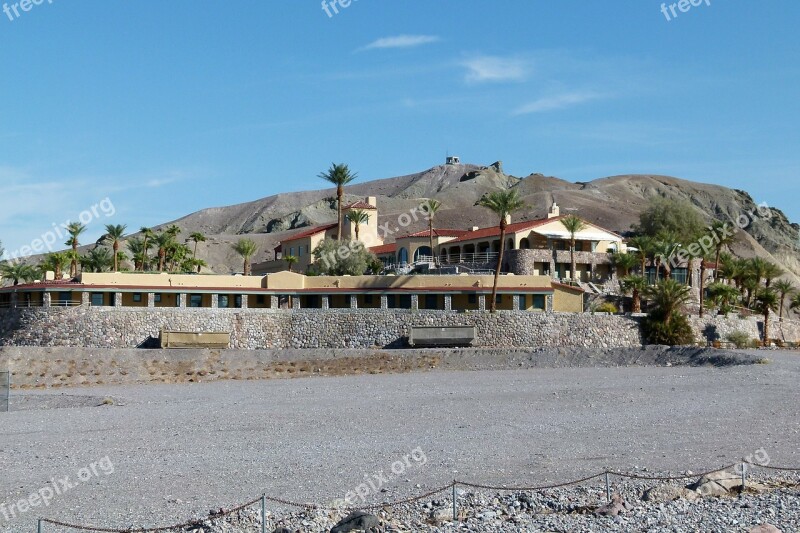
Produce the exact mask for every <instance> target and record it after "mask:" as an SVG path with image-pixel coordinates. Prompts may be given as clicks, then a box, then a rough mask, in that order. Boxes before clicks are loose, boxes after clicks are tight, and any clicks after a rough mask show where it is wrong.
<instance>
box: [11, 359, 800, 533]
mask: <svg viewBox="0 0 800 533" xmlns="http://www.w3.org/2000/svg"><path fill="white" fill-rule="evenodd" d="M758 355H764V352H758ZM767 356H768V357H769V358H770V359H772V363H771V364H768V365H755V366H736V367H727V368H706V367H698V368H688V367H674V366H673V367H661V368H641V367H638V368H636V367H633V368H565V369H526V370H517V371H499V372H491V371H485V372H431V373H423V374H404V375H377V376H353V377H340V378H307V379H306V378H304V379H296V380H285V381H266V382H220V383H211V384H187V385H150V386H125V387H113V388H92V389H71V390H70V391H69V393H68V395H62V394H61V393H58V392H42V393H25V394H24V395H23V396H22V397H21V398H20V397H17V398H12V402H15V403H14V404H13V405H22V406H27V407H28V408H27V409H25V410H19V411H15V412H11V413H7V414H5V413H4V414H2V415H0V424H2V432H3V436H2V439H0V470H2V472H3V475H2V477H0V505H4V506H5V507H4V508H5V509H6V510H8V509H9V507H10V506H11V505H12V504H13V503H14V502H16V501H18V500H20V499H21V498H27V497H28V495H29V494H32V493H34V492H37V491H40V490H41V489H47V488H49V487H51V486H52V483H53V480H54V479H55V480H56V481H55V482H56V485H59V484H60V483H61V482H59V481H58V479H60V478H63V477H64V476H69V477H70V482H71V483H73V484H74V485H75V486H73V487H71V488H70V489H68V490H66V491H62V494H60V495H55V496H54V497H53V499H52V501H51V502H50V505H49V507H47V508H44V507H42V506H39V507H37V508H35V509H32V510H29V511H27V512H24V513H21V514H20V513H19V511H18V509H15V510H16V513H17V516H16V517H15V518H12V519H11V520H10V521H9V520H5V518H4V517H3V515H2V511H3V508H2V507H0V529H2V530H3V531H12V532H16V531H32V530H34V527H35V522H36V518H37V517H39V516H46V517H48V518H57V519H60V520H64V521H68V522H78V523H89V524H94V525H100V526H115V527H120V528H124V527H129V526H137V527H141V526H154V525H163V524H169V523H175V522H183V521H186V520H187V519H189V518H193V517H204V516H207V514H208V512H209V510H210V509H218V508H230V507H233V506H234V505H236V504H239V503H243V502H246V501H249V500H252V499H253V498H256V497H257V496H258V495H259V494H261V493H262V492H267V493H268V494H270V495H273V496H277V497H282V498H286V499H290V500H294V501H311V502H316V503H321V504H331V503H335V502H336V500H341V499H342V498H345V496H346V495H347V493H348V492H353V491H356V490H357V489H358V488H359V485H360V484H362V483H364V482H365V481H367V480H370V479H371V480H373V484H374V485H375V489H376V490H372V489H370V494H369V495H368V496H367V503H372V502H376V501H384V500H394V499H398V498H403V497H408V496H413V495H415V494H418V493H421V492H425V491H426V490H430V489H432V488H435V487H439V486H443V485H446V484H448V483H449V482H450V481H452V479H454V478H458V479H460V480H465V481H471V482H475V483H482V484H492V485H509V486H510V485H519V484H523V485H531V484H536V485H539V484H545V483H550V482H561V481H565V480H570V479H576V478H580V477H584V476H586V475H590V474H594V473H596V472H600V471H603V470H605V469H607V468H609V469H619V470H627V471H634V470H637V469H642V468H644V467H647V468H649V471H658V472H682V471H685V470H687V469H692V470H694V471H700V470H708V469H711V468H714V467H717V466H721V465H723V464H728V463H733V462H736V461H737V460H739V459H740V458H741V457H743V456H746V455H748V454H753V453H755V452H756V451H758V450H763V453H766V454H768V456H769V460H770V462H771V464H773V465H778V466H781V465H784V466H800V447H798V442H800V438H799V437H800V402H798V401H797V399H798V393H797V383H798V382H799V381H800V357H798V354H792V353H787V352H770V353H768V354H767ZM81 397H83V398H81ZM109 398H111V399H113V403H114V405H102V404H108V403H109V402H107V401H105V400H106V399H109ZM20 400H22V402H21V403H20ZM61 400H63V402H62V401H61ZM57 407H63V408H57ZM423 458H424V461H423V460H422V459H423ZM396 461H400V463H399V464H401V466H402V468H397V470H398V471H400V470H402V473H400V474H398V475H395V474H393V473H392V467H393V466H394V465H395V464H396V463H395V462H396ZM92 464H94V468H92V466H91V465H92ZM82 468H87V470H84V471H83V472H81V469H82ZM112 469H113V473H111V470H112ZM81 473H82V474H84V477H85V481H80V480H79V474H81ZM376 476H377V477H376ZM376 479H381V481H375V480H376ZM78 481H80V482H78ZM599 485H601V483H597V484H595V485H594V486H589V487H587V488H585V489H573V490H572V491H565V492H564V493H563V497H564V498H567V499H570V498H572V499H574V500H575V501H580V500H579V498H578V497H579V496H580V493H578V492H574V491H575V490H587V491H591V492H589V493H587V495H589V496H587V497H591V498H595V500H596V499H597V498H598V495H599V494H600V493H601V492H602V491H601V487H600V486H599ZM362 487H363V486H362ZM380 490H382V491H383V492H381V491H380ZM637 490H638V489H637ZM773 494H778V496H774V497H775V498H779V499H778V500H775V501H771V502H770V501H767V502H766V503H764V504H763V505H762V504H760V503H759V502H757V501H754V502H752V503H751V505H753V507H750V508H748V507H735V506H736V505H741V504H740V503H739V502H738V500H731V502H733V503H729V502H728V501H727V500H720V501H717V500H714V501H709V502H706V501H703V502H701V503H699V504H697V503H687V504H686V505H691V507H690V508H687V509H686V510H681V509H679V508H678V509H677V511H676V512H679V513H682V514H683V515H685V516H687V517H688V516H689V515H691V516H695V515H696V514H697V511H698V509H699V510H700V511H702V512H701V513H700V515H701V517H706V518H702V519H703V520H706V522H702V524H705V525H701V523H700V522H696V524H698V525H697V526H696V528H695V529H697V528H700V530H702V531H739V530H741V531H746V529H744V526H746V525H751V524H749V523H746V522H747V521H748V520H750V521H752V522H753V524H752V525H755V524H757V523H759V515H758V513H766V512H767V511H766V509H768V508H775V509H779V510H780V509H783V510H782V513H783V515H782V517H781V516H778V517H776V518H780V520H783V521H784V523H785V524H786V525H784V527H785V528H786V529H784V531H798V530H800V529H799V528H798V526H797V516H798V513H800V511H799V510H798V504H797V492H796V491H794V492H792V491H791V490H784V491H782V492H781V491H779V492H778V493H770V495H768V496H760V497H758V498H767V499H768V498H772V497H773ZM556 496H558V495H556ZM475 497H476V498H480V497H483V498H484V499H487V501H489V502H491V501H492V500H493V498H494V496H493V495H492V494H491V493H484V494H482V495H481V496H475ZM753 498H756V497H753ZM556 500H557V498H556ZM723 502H724V503H723ZM745 503H747V502H746V501H745ZM778 504H782V505H783V508H781V507H778ZM537 505H539V504H538V503H537ZM542 505H546V503H542ZM648 505H651V504H648ZM669 505H671V506H678V505H682V504H681V502H678V503H677V504H669ZM717 507H718V509H717ZM734 507H735V508H736V509H740V511H737V512H738V513H741V514H742V519H741V520H740V523H739V524H736V525H731V524H730V523H728V522H724V520H727V518H724V517H725V516H728V515H729V514H730V513H731V512H732V511H731V510H732V509H734ZM637 509H645V510H647V509H648V508H647V507H646V506H645V507H641V506H640V507H639V508H637ZM715 509H716V510H715ZM274 510H275V511H276V512H281V510H280V509H274ZM650 511H652V512H653V513H658V506H657V505H656V506H654V507H652V509H650ZM650 511H648V512H644V511H642V512H641V513H640V512H639V511H638V510H634V511H632V514H631V515H630V516H631V519H632V520H634V519H635V520H638V521H639V522H637V523H636V524H635V525H630V527H629V526H625V527H622V526H620V525H619V524H616V525H614V524H613V523H612V522H608V521H610V520H614V519H611V518H609V519H603V520H606V521H607V523H606V526H592V525H583V524H581V523H580V522H576V524H577V525H575V526H574V528H572V529H571V528H569V527H567V528H565V529H558V528H557V527H555V526H553V525H548V524H547V522H543V523H542V525H541V526H539V525H532V526H531V529H529V530H530V531H539V530H540V529H538V528H541V530H543V531H615V530H626V531H639V530H641V531H646V530H647V529H641V528H645V527H646V524H647V523H648V522H646V520H648V519H649V518H648V517H651V513H650ZM756 511H757V512H756ZM640 514H641V516H639V515H640ZM623 518H626V519H627V517H623ZM764 518H768V516H767V515H764ZM692 519H693V520H696V518H692ZM575 520H581V516H576V517H575ZM687 520H688V518H687ZM714 520H722V521H723V522H720V524H719V526H718V528H717V529H714V527H717V526H714V527H710V526H708V524H711V523H713V521H714ZM780 520H776V522H773V523H775V525H777V526H779V527H781V523H778V522H780ZM791 520H794V522H791ZM490 525H491V527H489V526H490ZM740 525H741V526H742V529H738V528H739V526H740ZM420 527H421V526H420ZM426 527H427V526H426ZM503 527H506V526H495V525H493V524H487V525H486V527H485V528H479V529H474V530H475V531H517V530H519V531H528V529H522V528H521V526H514V527H515V528H512V529H503ZM559 527H560V526H559ZM604 527H607V528H606V529H603V528H604ZM636 527H638V528H640V529H635V528H636ZM726 527H727V528H729V529H725V528H726ZM492 528H495V529H492ZM581 528H583V529H581ZM608 528H611V529H608ZM614 528H617V529H614ZM620 528H621V529H620ZM695 529H692V528H689V529H685V530H686V531H694V530H695ZM308 530H309V531H314V529H308ZM430 530H431V531H436V529H430ZM45 531H47V532H48V533H49V532H51V531H67V530H61V529H59V528H57V527H55V526H49V525H48V526H47V528H46V530H45ZM440 531H455V528H452V527H451V528H450V529H447V526H444V527H443V528H442V529H440ZM654 531H655V529H654ZM663 531H684V529H663Z"/></svg>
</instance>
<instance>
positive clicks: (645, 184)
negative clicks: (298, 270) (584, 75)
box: [165, 162, 800, 281]
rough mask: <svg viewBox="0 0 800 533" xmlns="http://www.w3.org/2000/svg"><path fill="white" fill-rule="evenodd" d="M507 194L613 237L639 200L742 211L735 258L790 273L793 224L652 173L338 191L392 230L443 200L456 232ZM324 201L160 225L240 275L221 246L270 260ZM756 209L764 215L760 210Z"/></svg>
mask: <svg viewBox="0 0 800 533" xmlns="http://www.w3.org/2000/svg"><path fill="white" fill-rule="evenodd" d="M507 188H516V189H518V190H519V191H520V194H521V196H522V197H523V198H524V199H525V201H526V202H527V204H528V205H529V206H530V208H529V209H528V210H527V211H525V212H524V213H522V214H520V215H519V216H518V217H516V219H515V220H528V219H534V218H540V217H542V216H544V215H545V214H546V212H547V209H548V207H549V206H550V204H551V203H552V202H553V201H554V200H555V201H556V202H558V204H559V205H560V206H561V209H562V213H575V214H578V215H580V216H581V217H583V218H585V219H587V220H590V221H592V222H595V223H597V224H600V225H601V226H604V227H606V228H608V229H612V230H615V231H618V232H626V231H629V230H630V229H631V226H632V225H633V224H635V223H636V222H637V221H638V217H639V213H640V212H641V211H642V210H643V209H644V208H645V207H646V206H647V204H648V201H649V199H650V198H652V197H656V196H660V197H666V198H674V199H682V200H686V201H688V202H690V203H691V204H692V205H694V206H695V207H696V208H697V210H698V212H700V213H701V214H702V215H703V216H704V217H705V218H706V219H707V220H709V221H711V220H712V219H713V218H717V219H729V220H733V221H736V220H737V219H738V218H739V217H740V216H741V215H744V216H747V217H748V218H749V219H750V220H751V221H752V223H751V224H750V225H749V226H748V227H747V228H746V230H745V231H744V232H741V233H740V235H739V240H738V242H737V244H736V246H735V247H734V249H735V251H736V252H737V253H739V254H742V255H744V256H752V255H759V256H763V257H768V258H770V259H771V260H773V261H776V262H778V263H780V264H782V265H784V266H785V267H786V268H787V269H789V270H791V271H792V272H793V273H794V274H795V275H798V276H800V246H798V244H799V243H800V241H799V240H798V237H799V234H800V225H798V224H793V223H791V222H790V221H789V220H788V219H787V218H786V216H785V215H784V214H783V212H781V211H780V210H779V209H776V208H771V209H770V210H769V214H770V216H768V217H765V216H760V215H759V210H758V206H757V205H756V204H755V203H754V201H753V199H752V197H751V196H750V195H749V194H748V193H746V192H744V191H738V190H732V189H728V188H726V187H721V186H718V185H709V184H704V183H695V182H690V181H685V180H681V179H678V178H673V177H667V176H652V175H628V176H613V177H608V178H602V179H597V180H594V181H590V182H586V183H571V182H568V181H564V180H562V179H559V178H555V177H550V176H544V175H542V174H531V175H529V176H527V177H525V178H518V177H514V176H509V175H507V174H505V173H504V172H503V168H502V164H501V163H499V162H498V163H495V164H493V165H490V166H478V165H442V166H437V167H434V168H431V169H429V170H426V171H424V172H420V173H418V174H412V175H409V176H401V177H397V178H388V179H382V180H376V181H370V182H364V183H358V184H356V185H352V186H350V187H347V189H346V194H347V200H348V201H355V200H356V199H359V198H363V197H365V196H376V197H377V198H378V207H379V212H380V222H381V224H383V223H385V222H389V223H390V224H392V225H393V226H394V225H396V221H397V217H398V216H399V215H400V214H402V213H404V212H407V211H408V210H410V209H413V208H414V207H415V206H417V205H419V203H420V200H421V199H424V198H435V199H437V200H439V201H440V202H442V204H443V207H442V211H440V212H439V213H438V214H437V226H439V227H451V228H465V227H471V226H489V225H492V224H495V223H496V221H495V220H494V218H493V215H492V214H491V213H489V212H488V211H486V210H485V209H483V208H480V207H476V206H475V203H476V202H477V201H478V199H480V198H481V196H483V194H484V193H486V192H489V191H494V190H498V189H507ZM334 196H335V190H334V189H321V190H318V191H304V192H297V193H291V194H281V195H277V196H270V197H267V198H263V199H261V200H256V201H254V202H249V203H246V204H240V205H234V206H229V207H218V208H211V209H204V210H202V211H198V212H196V213H192V214H190V215H188V216H186V217H184V218H181V219H179V220H176V221H174V222H170V223H169V224H172V223H174V224H177V225H178V226H180V227H181V228H183V230H184V235H186V234H188V233H189V232H193V231H200V232H203V233H204V234H206V235H208V236H209V237H210V238H209V241H208V242H206V243H204V244H201V246H200V252H199V256H200V257H201V258H203V259H206V260H207V261H208V262H209V264H210V265H211V267H212V269H213V270H214V271H215V272H220V273H222V272H228V271H230V270H241V265H240V264H239V259H238V257H237V256H236V255H235V254H234V253H232V252H231V251H230V247H229V246H228V244H229V243H231V242H234V241H235V240H236V239H238V238H239V236H240V235H242V234H248V235H249V236H251V237H252V238H253V239H254V240H256V241H257V242H258V243H259V245H260V252H259V254H258V255H257V257H256V260H258V261H263V260H267V259H271V258H272V250H273V249H274V247H275V246H276V245H277V244H278V242H280V240H281V239H283V238H285V237H287V236H288V235H291V234H292V233H293V232H296V231H297V230H299V229H301V228H304V227H308V226H312V225H317V224H323V223H328V222H334V221H335V220H336V210H335V208H336V204H335V201H334ZM751 213H754V215H753V214H751ZM760 213H762V214H763V213H765V210H764V209H763V208H762V209H761V211H760ZM165 225H166V224H165ZM423 227H424V221H422V220H420V221H418V222H416V223H414V224H412V225H411V226H409V227H408V228H406V229H404V230H403V231H402V233H405V232H412V231H417V230H420V229H423ZM398 234H400V232H399V233H398ZM390 240H391V239H390ZM798 281H800V280H798Z"/></svg>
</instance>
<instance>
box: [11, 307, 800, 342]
mask: <svg viewBox="0 0 800 533" xmlns="http://www.w3.org/2000/svg"><path fill="white" fill-rule="evenodd" d="M640 320H641V319H640V318H638V317H631V316H621V315H603V314H595V315H593V314H588V313H587V314H570V313H532V312H524V311H505V312H499V313H497V314H494V315H492V314H490V313H485V312H468V313H458V312H449V311H410V310H399V309H393V310H379V309H375V310H370V309H359V310H350V309H330V310H316V309H313V310H312V309H308V310H293V311H290V310H270V309H247V310H232V309H172V308H169V309H147V308H140V309H114V308H98V307H71V308H36V309H31V308H26V309H4V310H0V346H3V345H4V346H43V347H49V346H82V347H93V348H133V347H136V346H139V345H140V344H141V343H143V342H145V341H147V340H148V339H149V338H150V337H158V335H159V332H160V331H161V330H162V329H166V330H171V331H185V332H229V333H230V334H231V344H232V346H231V348H234V349H247V350H253V349H285V348H370V347H376V346H377V347H401V346H404V345H405V341H406V338H407V337H408V334H409V331H410V328H411V327H412V326H475V327H476V328H477V331H478V343H477V345H478V346H482V347H538V346H553V347H558V346H583V347H597V348H615V347H632V346H641V345H642V336H641V329H640ZM691 322H692V326H693V328H694V329H695V332H696V334H697V339H698V340H701V339H706V338H709V337H713V338H718V339H723V340H724V339H725V337H726V336H727V335H728V334H729V333H732V332H734V331H745V332H746V333H747V334H748V335H750V336H751V337H752V338H753V339H756V338H758V337H759V336H760V335H761V327H762V324H761V322H760V321H759V320H758V319H757V317H751V318H748V319H739V318H738V317H731V318H724V317H706V318H704V319H702V320H701V319H699V318H697V317H691ZM770 337H771V338H780V339H783V340H785V341H790V342H797V341H798V340H799V339H800V327H798V326H797V325H795V324H792V325H790V324H788V323H787V324H785V325H784V326H783V327H781V326H780V325H779V324H777V321H776V323H774V324H771V330H770ZM712 340H713V339H712Z"/></svg>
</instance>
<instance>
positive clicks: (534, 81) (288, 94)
mask: <svg viewBox="0 0 800 533" xmlns="http://www.w3.org/2000/svg"><path fill="white" fill-rule="evenodd" d="M17 1H18V0H15V1H13V2H12V1H9V0H6V4H8V5H9V13H10V14H5V13H2V12H0V48H2V50H3V54H2V57H3V64H2V73H0V95H2V98H3V105H2V106H0V183H2V185H3V187H2V210H0V240H2V241H3V244H4V245H5V248H6V249H7V250H9V251H10V250H17V249H18V248H19V247H21V246H23V245H25V244H28V243H30V242H31V240H32V239H34V238H36V237H38V236H40V235H42V234H44V233H45V232H47V231H48V230H50V229H52V226H53V224H58V223H61V222H64V221H66V220H68V219H73V220H74V219H76V218H77V217H78V215H79V214H80V213H81V212H83V211H85V210H87V209H90V208H91V207H92V206H93V205H96V204H98V202H99V201H100V200H102V199H104V198H106V197H108V198H110V199H111V200H112V201H113V204H114V207H115V214H114V216H113V217H106V216H105V215H104V214H103V212H101V216H99V217H98V219H99V220H96V221H94V222H92V223H91V224H90V228H91V232H90V235H89V236H88V237H87V239H88V238H93V237H96V236H98V235H99V234H100V233H101V228H102V224H105V223H109V222H112V223H121V224H128V225H129V227H131V228H138V227H139V226H142V225H153V224H156V223H160V222H165V221H168V220H172V219H175V218H178V217H180V216H183V215H185V214H188V213H190V212H192V211H195V210H197V209H201V208H205V207H212V206H220V205H229V204H234V203H239V202H245V201H250V200H254V199H257V198H261V197H264V196H269V195H272V194H276V193H280V192H285V191H294V190H301V189H316V188H321V186H322V184H321V182H320V181H319V179H317V178H316V175H317V174H318V173H319V172H320V171H322V170H324V169H326V168H327V167H328V165H329V164H330V163H331V162H332V161H336V162H347V163H349V164H350V165H351V167H352V168H353V169H355V170H356V171H358V172H359V175H360V177H361V179H362V180H366V179H378V178H384V177H390V176H395V175H401V174H406V173H412V172H417V171H421V170H424V169H427V168H429V167H431V166H434V165H436V164H439V163H441V162H443V160H444V156H445V154H446V153H447V152H448V151H449V152H450V153H451V154H458V155H460V156H461V157H462V159H463V160H464V161H467V162H472V163H479V164H490V163H492V162H494V161H495V160H498V159H502V160H503V161H504V163H505V169H506V172H509V173H512V174H515V175H518V176H525V175H528V174H529V173H532V172H542V173H544V174H548V175H555V176H558V177H562V178H565V179H569V180H573V181H588V180H592V179H595V178H599V177H604V176H609V175H616V174H626V173H659V174H669V175H675V176H678V177H682V178H686V179H692V180H698V181H704V182H712V183H719V184H722V185H726V186H730V187H735V188H742V189H746V190H748V191H750V192H751V194H752V195H753V196H754V198H755V199H756V201H758V202H761V201H765V202H767V203H769V204H770V205H772V206H775V207H778V208H781V209H783V210H784V211H786V212H787V214H788V215H789V216H790V218H791V219H792V220H793V221H800V207H798V202H797V200H798V199H799V198H800V185H798V181H799V180H798V179H797V177H798V174H800V151H798V149H797V148H798V146H799V145H800V127H798V124H800V104H798V100H797V95H798V86H800V49H799V48H800V45H798V38H797V33H796V26H797V23H798V21H800V3H798V2H796V1H795V0H783V1H779V0H775V1H773V2H755V1H754V0H747V1H745V0H725V2H722V1H720V0H711V1H710V2H709V3H710V5H708V4H707V3H706V2H703V3H702V4H701V5H699V6H696V7H691V9H690V10H689V11H688V12H685V13H684V12H680V11H677V13H678V17H676V18H674V17H670V18H672V20H670V21H667V19H666V16H665V15H664V14H663V13H662V12H661V2H658V1H651V0H623V1H615V2H583V1H580V2H579V1H569V0H563V1H559V2H543V1H542V2H531V1H529V0H524V1H523V0H508V1H496V2H488V1H480V2H479V1H472V0H460V1H455V0H438V1H436V2H431V1H430V0H424V1H423V0H405V1H394V2H386V1H381V0H357V1H354V2H353V3H352V4H351V5H350V6H349V7H347V8H342V7H340V6H339V7H337V8H338V9H339V13H338V14H333V10H332V9H331V8H330V7H329V11H331V12H332V15H333V16H331V17H329V16H328V15H327V14H326V12H325V11H324V10H323V9H322V6H321V5H320V1H319V0H248V1H230V2H219V1H211V0H170V1H169V2H158V3H157V2H154V1H151V2H139V1H137V2H134V1H133V0H127V1H115V2H109V1H108V0H102V1H101V0H81V1H80V2H77V1H71V0H52V2H51V3H48V0H44V3H42V4H41V5H38V6H37V5H33V6H31V9H30V10H29V11H27V12H24V11H22V10H21V9H19V8H18V9H17V12H18V13H19V16H18V17H17V16H16V15H15V14H14V10H13V6H14V4H15V3H16V2H17ZM0 3H2V0H0ZM668 14H669V11H668ZM11 19H13V20H11Z"/></svg>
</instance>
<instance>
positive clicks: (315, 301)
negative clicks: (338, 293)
mask: <svg viewBox="0 0 800 533" xmlns="http://www.w3.org/2000/svg"><path fill="white" fill-rule="evenodd" d="M306 307H307V308H308V309H319V308H320V307H322V305H321V304H320V299H319V296H318V295H316V294H310V295H308V296H306Z"/></svg>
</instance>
